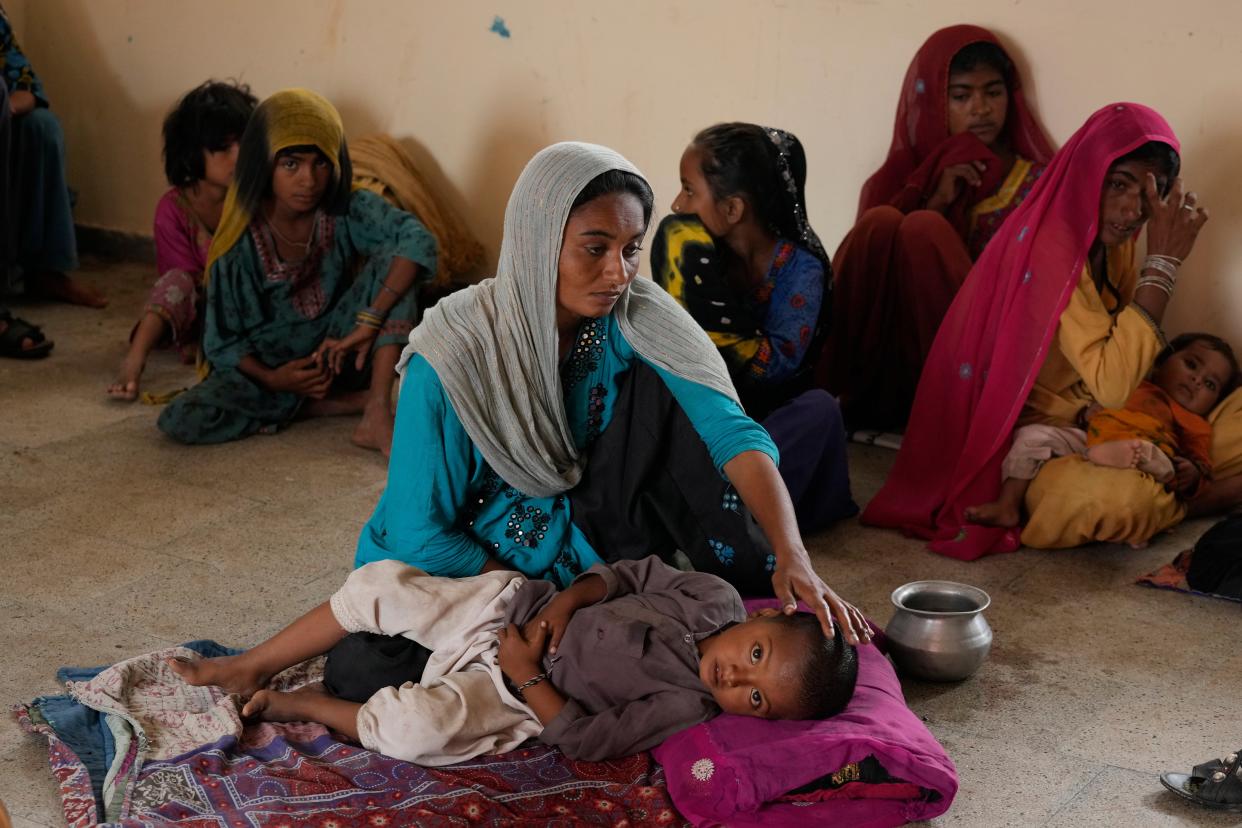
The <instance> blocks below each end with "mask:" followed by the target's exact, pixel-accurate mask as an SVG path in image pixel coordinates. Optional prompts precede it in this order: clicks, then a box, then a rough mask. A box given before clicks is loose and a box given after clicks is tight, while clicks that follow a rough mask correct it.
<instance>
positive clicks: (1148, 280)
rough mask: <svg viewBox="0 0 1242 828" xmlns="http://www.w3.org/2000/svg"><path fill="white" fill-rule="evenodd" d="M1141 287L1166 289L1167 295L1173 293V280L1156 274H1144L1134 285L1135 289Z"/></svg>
mask: <svg viewBox="0 0 1242 828" xmlns="http://www.w3.org/2000/svg"><path fill="white" fill-rule="evenodd" d="M1141 287H1154V288H1159V289H1160V290H1162V291H1164V293H1165V295H1166V296H1172V295H1173V282H1171V281H1170V280H1168V279H1163V278H1159V277H1156V276H1144V277H1143V278H1141V279H1139V280H1138V284H1136V285H1135V286H1134V289H1135V290H1138V289H1139V288H1141Z"/></svg>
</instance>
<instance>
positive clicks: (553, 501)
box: [354, 316, 778, 587]
mask: <svg viewBox="0 0 1242 828" xmlns="http://www.w3.org/2000/svg"><path fill="white" fill-rule="evenodd" d="M638 360H642V357H641V356H639V355H638V354H637V353H636V352H635V351H634V349H633V348H632V347H631V346H630V344H629V343H628V342H627V341H626V340H625V337H624V336H623V335H622V334H621V331H620V330H619V329H618V327H617V325H616V322H615V320H614V319H613V318H612V317H611V316H608V317H605V318H603V319H590V320H585V321H584V322H583V324H582V327H581V329H580V330H579V335H578V342H577V344H576V346H575V348H574V350H573V351H572V352H571V354H570V355H569V357H568V358H567V359H566V360H565V362H564V363H563V364H562V367H561V380H562V387H563V390H564V395H565V411H566V414H567V416H568V420H569V425H570V429H571V431H572V434H573V438H574V443H575V445H576V446H577V447H578V449H579V451H582V452H584V453H585V452H587V451H588V450H589V448H590V446H591V444H592V443H593V442H594V440H595V438H596V437H598V436H599V434H600V433H601V432H602V431H603V430H604V429H605V428H606V427H607V426H608V423H609V422H610V421H611V419H612V411H613V409H612V406H613V402H614V400H615V399H616V397H617V390H618V388H619V385H620V380H621V377H622V375H623V374H624V373H625V371H626V370H628V369H629V368H630V367H631V366H632V365H634V364H635V362H636V361H638ZM644 361H645V360H644ZM648 364H650V363H648ZM652 367H653V368H655V366H652ZM655 370H656V372H657V373H658V374H659V375H660V377H661V379H663V381H664V383H665V384H666V385H667V386H668V388H669V390H670V391H671V392H672V394H673V396H674V398H675V399H676V401H677V403H678V404H679V405H680V406H681V408H682V410H684V411H685V413H686V415H687V417H688V418H689V419H690V421H691V423H692V424H693V425H694V428H695V431H697V432H698V434H699V436H700V437H702V439H703V442H704V443H705V445H706V446H707V450H708V453H709V454H710V455H711V458H712V462H713V463H714V464H715V466H716V468H717V470H720V471H721V473H722V474H723V467H724V465H725V464H726V463H727V462H729V461H730V460H731V459H733V458H734V457H736V456H737V455H738V454H740V453H742V452H744V451H750V450H758V451H762V452H765V453H766V454H768V455H769V456H771V457H772V459H773V461H774V462H775V461H777V459H778V456H777V452H776V446H775V445H774V444H773V443H772V440H771V438H770V437H769V436H768V433H767V432H766V431H764V429H763V428H762V427H761V426H759V425H758V424H757V423H755V422H754V421H753V420H751V419H750V418H749V417H747V416H746V415H745V413H743V411H742V409H741V407H740V406H739V405H738V404H737V403H736V402H734V401H733V400H731V399H729V398H728V397H726V396H725V395H723V394H721V393H719V392H717V391H714V390H712V389H709V388H706V387H704V386H701V385H698V384H696V383H693V382H690V381H688V380H685V379H682V378H680V377H677V376H675V375H673V374H670V373H668V372H667V371H664V370H662V369H659V368H655ZM388 469H389V472H388V487H387V489H386V490H385V491H384V494H383V496H382V497H381V498H380V501H379V505H378V506H376V509H375V514H374V515H372V517H371V520H370V521H368V523H367V525H366V526H365V527H363V530H362V535H361V537H360V538H359V540H358V550H357V555H356V556H355V558H354V565H355V566H362V565H363V564H366V563H370V562H371V561H377V560H384V559H388V558H391V559H396V560H400V561H404V562H406V563H408V564H411V565H413V566H417V567H419V568H420V569H423V570H425V571H427V572H429V573H430V574H432V575H443V576H453V577H460V576H464V575H474V574H477V573H478V572H479V571H480V570H481V569H482V568H483V565H484V563H485V562H486V560H487V557H488V556H489V555H490V556H491V557H494V558H496V559H498V560H500V561H502V562H504V563H505V564H507V565H509V566H512V567H514V568H515V569H518V570H520V571H521V572H523V573H525V574H526V575H528V576H530V577H533V578H546V579H548V580H551V581H554V582H556V583H558V584H560V585H561V586H562V587H564V586H567V585H568V584H569V582H570V581H571V580H572V579H573V578H574V576H576V575H577V574H579V573H581V572H583V571H585V570H586V569H588V568H589V567H590V566H591V565H592V564H595V563H598V562H600V561H601V555H600V554H599V550H596V549H593V548H592V547H591V544H590V543H589V542H588V541H587V539H586V537H585V536H583V534H582V533H581V532H580V531H579V530H578V528H577V527H576V526H574V524H573V522H572V520H571V517H572V515H571V513H570V501H569V498H568V496H567V495H566V494H562V495H558V496H555V497H528V496H527V495H525V494H523V493H522V492H519V491H517V490H516V489H514V488H513V487H511V486H508V485H506V484H505V482H504V481H503V480H501V479H500V478H499V476H497V475H496V474H495V472H493V471H492V470H491V469H490V468H489V467H488V465H487V463H486V462H485V461H484V459H483V456H482V454H481V453H480V452H479V451H478V449H477V448H475V446H474V443H473V442H472V441H471V440H470V437H469V435H467V434H466V431H465V429H464V428H463V427H462V425H461V421H460V420H458V418H457V415H456V413H455V412H454V411H453V408H452V405H451V403H450V402H449V400H448V397H447V396H446V395H445V393H444V388H443V386H442V385H441V383H440V379H439V377H438V376H437V375H436V373H435V371H434V370H433V369H432V368H431V366H430V365H429V364H428V363H427V361H426V360H425V359H423V358H422V357H421V356H415V357H414V358H413V359H411V360H410V362H409V365H408V367H407V369H406V374H405V379H404V381H403V383H402V387H401V395H400V399H399V402H398V406H397V422H396V434H395V436H394V438H393V444H392V457H391V459H390V460H389V464H388Z"/></svg>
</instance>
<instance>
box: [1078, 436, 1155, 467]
mask: <svg viewBox="0 0 1242 828" xmlns="http://www.w3.org/2000/svg"><path fill="white" fill-rule="evenodd" d="M1142 458H1143V441H1142V440H1110V441H1109V442H1107V443H1099V444H1097V445H1094V446H1091V447H1090V448H1088V449H1087V459H1088V460H1090V461H1091V462H1092V463H1095V464H1096V465H1097V466H1108V467H1110V468H1114V469H1133V468H1135V467H1136V466H1138V464H1139V460H1141V459H1142Z"/></svg>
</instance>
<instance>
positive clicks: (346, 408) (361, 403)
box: [301, 391, 368, 418]
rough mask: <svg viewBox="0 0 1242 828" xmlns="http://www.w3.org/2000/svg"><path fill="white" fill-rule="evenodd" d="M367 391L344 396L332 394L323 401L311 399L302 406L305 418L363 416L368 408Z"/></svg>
mask: <svg viewBox="0 0 1242 828" xmlns="http://www.w3.org/2000/svg"><path fill="white" fill-rule="evenodd" d="M367 393H368V392H366V391H348V392H346V393H344V394H332V395H330V396H327V397H324V398H323V399H322V400H315V399H310V400H307V401H306V403H305V404H304V405H303V406H302V412H301V413H302V415H303V416H304V417H307V418H310V417H341V416H344V415H347V414H361V413H362V412H363V411H365V410H366V407H367Z"/></svg>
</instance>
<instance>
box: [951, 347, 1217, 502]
mask: <svg viewBox="0 0 1242 828" xmlns="http://www.w3.org/2000/svg"><path fill="white" fill-rule="evenodd" d="M1237 374H1238V361H1237V359H1236V358H1235V357H1234V355H1233V349H1231V348H1230V347H1229V344H1228V343H1227V342H1225V341H1224V340H1222V339H1221V338H1220V337H1217V336H1212V335H1211V334H1205V333H1188V334H1182V335H1181V336H1179V337H1177V338H1176V339H1174V340H1173V341H1172V342H1171V343H1169V347H1168V348H1167V349H1166V350H1165V351H1164V353H1162V354H1161V355H1160V357H1159V358H1157V360H1156V367H1155V369H1154V370H1153V371H1152V375H1151V379H1150V380H1148V381H1144V382H1143V383H1141V384H1140V385H1139V387H1138V388H1137V389H1136V390H1135V392H1134V393H1133V394H1131V395H1130V399H1129V400H1127V401H1126V405H1125V408H1104V407H1102V406H1100V405H1098V404H1096V405H1091V406H1089V407H1087V408H1084V409H1083V410H1082V411H1081V412H1080V413H1079V421H1080V423H1082V424H1083V425H1085V426H1086V428H1085V429H1081V428H1061V427H1057V426H1048V425H1030V426H1023V427H1022V428H1020V429H1018V430H1017V431H1016V432H1014V438H1013V446H1012V448H1010V450H1009V454H1008V455H1007V456H1006V457H1005V462H1004V465H1003V466H1002V475H1003V477H1004V482H1003V483H1002V484H1001V492H1000V496H999V497H998V498H997V499H996V500H994V501H992V502H991V503H984V504H982V505H979V506H973V507H971V508H969V509H967V510H966V519H967V520H969V521H971V522H973V523H981V524H984V525H987V526H1017V525H1018V524H1019V523H1021V521H1022V503H1023V500H1024V499H1025V497H1026V490H1027V489H1028V488H1030V485H1031V481H1032V480H1033V479H1034V478H1035V475H1036V474H1038V473H1039V470H1040V468H1041V467H1042V466H1043V464H1044V463H1046V462H1047V461H1048V460H1050V459H1051V458H1053V457H1062V456H1065V455H1069V454H1081V455H1083V456H1084V457H1086V458H1087V459H1088V460H1090V461H1091V462H1092V463H1095V464H1096V465H1100V466H1112V467H1114V468H1119V469H1138V470H1139V471H1142V472H1146V473H1147V474H1150V475H1151V476H1152V477H1154V478H1155V479H1156V480H1158V481H1159V482H1161V483H1164V484H1166V485H1167V486H1168V487H1169V488H1170V489H1172V490H1173V491H1175V492H1176V493H1177V495H1178V497H1181V498H1183V499H1187V500H1188V499H1190V498H1193V497H1194V496H1196V495H1197V494H1199V492H1200V491H1202V489H1203V486H1204V485H1205V484H1206V483H1207V482H1208V481H1209V480H1210V479H1211V474H1212V458H1211V448H1212V426H1211V425H1210V424H1209V423H1208V421H1207V419H1205V418H1206V416H1207V414H1208V413H1209V412H1210V411H1211V410H1212V408H1213V407H1215V405H1216V403H1217V402H1218V401H1219V400H1220V399H1221V398H1222V397H1223V396H1224V395H1225V394H1227V393H1229V391H1231V390H1232V389H1233V387H1234V385H1235V384H1236V375H1237Z"/></svg>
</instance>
